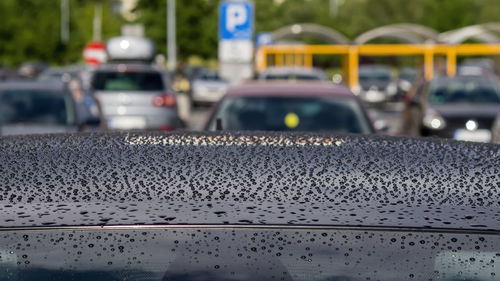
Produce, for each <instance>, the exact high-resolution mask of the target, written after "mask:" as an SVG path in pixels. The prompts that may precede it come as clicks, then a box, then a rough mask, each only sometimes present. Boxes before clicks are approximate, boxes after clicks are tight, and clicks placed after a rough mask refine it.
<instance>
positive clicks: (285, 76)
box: [265, 73, 323, 80]
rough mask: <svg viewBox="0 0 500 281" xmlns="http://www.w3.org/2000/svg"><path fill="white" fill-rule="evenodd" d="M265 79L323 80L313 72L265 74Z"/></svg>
mask: <svg viewBox="0 0 500 281" xmlns="http://www.w3.org/2000/svg"><path fill="white" fill-rule="evenodd" d="M265 80H323V79H322V78H321V77H320V76H318V75H314V74H293V73H289V74H267V75H266V76H265Z"/></svg>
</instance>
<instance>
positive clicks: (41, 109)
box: [0, 81, 105, 135]
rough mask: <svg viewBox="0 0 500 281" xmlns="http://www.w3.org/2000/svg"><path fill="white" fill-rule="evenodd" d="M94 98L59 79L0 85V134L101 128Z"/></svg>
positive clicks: (98, 109) (68, 131) (61, 131)
mask: <svg viewBox="0 0 500 281" xmlns="http://www.w3.org/2000/svg"><path fill="white" fill-rule="evenodd" d="M102 118H103V117H102V114H101V111H100V108H99V104H98V102H97V101H96V99H95V98H94V97H92V96H91V95H89V94H86V93H84V92H83V91H82V90H81V89H71V88H70V87H69V85H68V84H67V83H62V82H60V81H22V82H21V81H20V82H6V83H1V84H0V135H19V134H47V133H64V132H66V133H70V132H78V131H86V130H101V129H105V126H103V124H102V122H101V121H102Z"/></svg>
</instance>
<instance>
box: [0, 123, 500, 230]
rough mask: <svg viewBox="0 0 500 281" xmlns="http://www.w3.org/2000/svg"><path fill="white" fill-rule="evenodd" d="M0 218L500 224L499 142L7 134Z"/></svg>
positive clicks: (45, 222)
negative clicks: (23, 135)
mask: <svg viewBox="0 0 500 281" xmlns="http://www.w3.org/2000/svg"><path fill="white" fill-rule="evenodd" d="M0 170H1V171H2V173H1V174H0V190H2V193H1V194H0V215H1V218H2V224H1V226H0V228H30V227H43V226H99V225H107V226H121V225H158V224H159V225H161V224H175V225H186V224H187V225H200V224H213V225H249V224H250V225H307V226H356V227H358V226H359V227H389V228H408V227H409V228H425V229H432V228H434V229H443V228H446V229H472V230H474V231H500V225H499V224H498V210H499V208H500V203H499V201H498V194H499V193H500V187H499V186H498V182H499V181H500V176H499V175H500V147H499V146H496V145H488V144H473V143H463V142H454V141H449V140H440V139H439V140H438V139H426V140H423V139H412V138H401V137H385V136H370V137H369V136H351V135H328V134H294V133H286V134H285V133H274V134H273V133H266V134H263V133H231V134H229V133H222V134H215V133H214V134H210V133H207V134H195V133H189V134H167V133H108V134H102V133H96V134H71V135H52V136H29V137H22V136H18V137H3V138H2V139H1V141H0Z"/></svg>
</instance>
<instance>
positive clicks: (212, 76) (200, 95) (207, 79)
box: [192, 71, 229, 103]
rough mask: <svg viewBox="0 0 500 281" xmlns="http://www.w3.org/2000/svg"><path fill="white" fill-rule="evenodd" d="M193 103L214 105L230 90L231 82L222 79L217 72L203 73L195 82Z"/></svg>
mask: <svg viewBox="0 0 500 281" xmlns="http://www.w3.org/2000/svg"><path fill="white" fill-rule="evenodd" d="M192 88H193V95H192V99H193V102H196V103H213V102H217V101H219V100H220V99H221V98H222V96H224V94H225V93H226V91H227V89H228V88H229V81H227V80H224V79H222V78H221V77H220V76H219V75H218V74H217V72H216V71H209V72H206V73H203V74H202V75H201V76H200V77H198V78H197V79H195V80H194V81H193V86H192Z"/></svg>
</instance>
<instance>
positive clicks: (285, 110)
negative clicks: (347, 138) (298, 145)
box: [204, 81, 375, 134]
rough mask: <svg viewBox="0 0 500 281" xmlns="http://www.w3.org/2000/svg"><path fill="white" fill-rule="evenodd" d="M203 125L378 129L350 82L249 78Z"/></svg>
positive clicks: (210, 127) (359, 131) (366, 131)
mask: <svg viewBox="0 0 500 281" xmlns="http://www.w3.org/2000/svg"><path fill="white" fill-rule="evenodd" d="M217 123H219V126H220V128H217V127H218V125H217ZM204 129H205V130H210V131H214V130H217V129H223V130H241V131H245V130H253V131H254V130H255V131H309V132H314V131H316V132H317V131H328V132H336V133H353V134H372V133H375V130H374V128H373V125H372V122H371V121H370V119H369V117H368V114H367V112H366V110H365V109H364V108H363V106H362V105H361V102H360V101H359V99H358V98H357V97H356V96H355V95H354V94H352V93H351V91H350V90H349V89H348V88H346V87H344V86H340V85H334V84H332V83H328V82H286V81H270V82H267V81H258V82H249V83H246V84H243V85H240V86H237V87H234V88H231V89H230V90H229V91H228V92H227V94H226V95H225V96H224V98H223V99H222V100H221V101H220V102H219V103H218V104H217V105H216V106H215V108H214V110H213V112H212V114H210V116H209V118H208V120H207V122H206V124H205V126H204Z"/></svg>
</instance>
